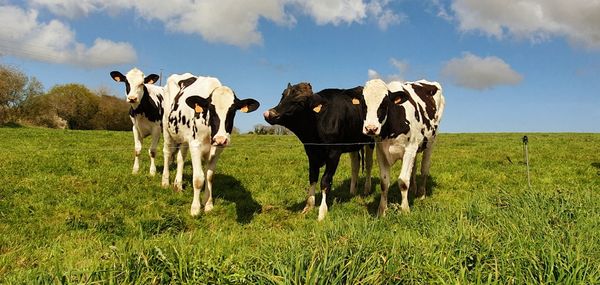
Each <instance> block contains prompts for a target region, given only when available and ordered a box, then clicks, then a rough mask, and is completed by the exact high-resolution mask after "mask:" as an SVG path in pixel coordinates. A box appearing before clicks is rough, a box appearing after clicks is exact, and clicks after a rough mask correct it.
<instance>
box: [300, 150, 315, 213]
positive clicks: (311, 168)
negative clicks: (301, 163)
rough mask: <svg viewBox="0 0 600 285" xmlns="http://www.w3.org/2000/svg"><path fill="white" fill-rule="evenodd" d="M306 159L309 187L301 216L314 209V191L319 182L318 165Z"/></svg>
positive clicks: (312, 160)
mask: <svg viewBox="0 0 600 285" xmlns="http://www.w3.org/2000/svg"><path fill="white" fill-rule="evenodd" d="M310 157H311V156H309V158H308V181H309V183H310V186H309V188H308V191H307V192H308V197H307V198H306V206H304V209H303V210H302V213H303V214H306V213H308V212H309V211H310V210H312V209H313V208H314V207H315V189H316V187H317V181H319V163H318V162H317V161H315V160H314V159H311V158H310Z"/></svg>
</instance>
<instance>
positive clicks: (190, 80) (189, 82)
mask: <svg viewBox="0 0 600 285" xmlns="http://www.w3.org/2000/svg"><path fill="white" fill-rule="evenodd" d="M196 80H198V77H190V78H188V79H183V80H179V82H178V84H177V85H179V88H181V89H183V88H186V87H188V86H190V85H192V84H194V82H196Z"/></svg>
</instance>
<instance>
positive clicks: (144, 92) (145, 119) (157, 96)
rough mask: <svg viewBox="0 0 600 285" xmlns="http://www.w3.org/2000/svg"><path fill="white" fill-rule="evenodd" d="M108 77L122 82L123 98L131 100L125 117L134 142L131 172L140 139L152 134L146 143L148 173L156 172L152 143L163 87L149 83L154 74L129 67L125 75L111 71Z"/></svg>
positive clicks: (154, 143)
mask: <svg viewBox="0 0 600 285" xmlns="http://www.w3.org/2000/svg"><path fill="white" fill-rule="evenodd" d="M110 77H112V79H113V80H114V81H117V82H123V83H125V93H126V95H127V102H129V104H131V107H130V108H129V117H130V118H131V122H132V123H133V142H134V144H135V160H134V161H133V171H132V172H133V174H137V173H138V171H139V169H140V161H139V156H140V153H141V152H142V141H143V139H144V138H145V137H147V136H149V135H152V144H151V145H150V150H149V153H150V175H151V176H154V174H156V165H155V164H154V158H155V157H156V146H157V145H158V140H159V139H160V132H161V122H162V117H163V91H164V89H163V88H162V87H159V86H155V85H153V84H154V83H155V82H156V81H157V80H158V78H159V76H158V75H156V74H150V75H148V76H146V77H144V73H143V72H142V71H141V70H139V69H137V68H133V69H132V70H130V71H129V72H127V74H126V75H123V74H121V72H118V71H113V72H111V73H110Z"/></svg>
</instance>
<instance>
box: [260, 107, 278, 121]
mask: <svg viewBox="0 0 600 285" xmlns="http://www.w3.org/2000/svg"><path fill="white" fill-rule="evenodd" d="M263 117H265V121H267V123H269V124H276V123H277V120H278V119H279V117H280V116H279V114H278V113H277V111H275V110H273V109H269V110H267V111H265V112H264V113H263Z"/></svg>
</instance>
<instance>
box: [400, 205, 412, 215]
mask: <svg viewBox="0 0 600 285" xmlns="http://www.w3.org/2000/svg"><path fill="white" fill-rule="evenodd" d="M400 209H401V210H402V212H403V213H410V207H409V206H408V205H404V204H402V206H400Z"/></svg>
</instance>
